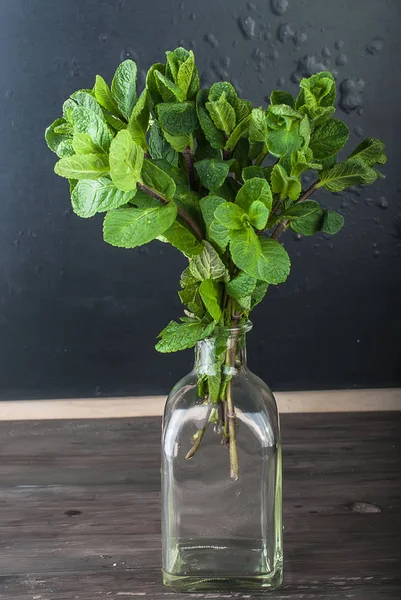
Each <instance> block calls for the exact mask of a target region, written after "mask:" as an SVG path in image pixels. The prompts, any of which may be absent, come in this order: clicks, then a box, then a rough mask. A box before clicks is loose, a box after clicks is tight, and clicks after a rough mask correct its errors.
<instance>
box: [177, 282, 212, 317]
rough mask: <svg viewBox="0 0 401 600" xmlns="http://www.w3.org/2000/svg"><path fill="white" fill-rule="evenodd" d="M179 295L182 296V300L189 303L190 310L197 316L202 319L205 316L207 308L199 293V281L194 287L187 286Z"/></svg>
mask: <svg viewBox="0 0 401 600" xmlns="http://www.w3.org/2000/svg"><path fill="white" fill-rule="evenodd" d="M178 295H179V297H180V300H181V302H182V303H183V304H186V305H187V307H188V310H189V311H190V312H191V313H192V314H193V315H194V316H195V317H198V318H199V319H202V318H203V317H204V316H205V312H206V309H205V306H204V304H203V302H202V298H201V296H200V293H199V284H198V283H197V285H195V286H193V287H186V288H185V289H183V290H181V291H180V292H178ZM181 320H182V319H181Z"/></svg>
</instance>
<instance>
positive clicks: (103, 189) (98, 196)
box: [71, 177, 135, 219]
mask: <svg viewBox="0 0 401 600" xmlns="http://www.w3.org/2000/svg"><path fill="white" fill-rule="evenodd" d="M134 195H135V190H134V191H131V192H122V191H121V190H118V189H117V188H116V186H115V185H114V184H113V182H112V181H111V179H109V178H108V177H101V178H100V179H97V180H93V179H81V180H80V181H78V183H77V185H76V186H75V188H74V190H73V192H72V194H71V202H72V208H73V210H74V212H75V214H77V215H78V216H79V217H82V218H84V219H86V218H88V217H93V215H95V214H96V213H99V212H105V211H108V210H112V209H114V208H118V207H119V206H122V205H124V204H127V203H128V202H129V201H130V200H131V199H132V198H133V197H134Z"/></svg>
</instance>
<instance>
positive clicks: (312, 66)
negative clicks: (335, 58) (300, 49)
mask: <svg viewBox="0 0 401 600" xmlns="http://www.w3.org/2000/svg"><path fill="white" fill-rule="evenodd" d="M319 71H327V67H326V65H324V64H323V63H322V62H321V60H320V58H318V57H317V56H311V55H305V56H304V57H303V58H301V59H300V60H299V61H298V64H297V70H296V71H294V73H292V75H291V80H292V81H294V83H299V82H300V80H301V79H302V77H310V76H311V75H314V74H315V73H319Z"/></svg>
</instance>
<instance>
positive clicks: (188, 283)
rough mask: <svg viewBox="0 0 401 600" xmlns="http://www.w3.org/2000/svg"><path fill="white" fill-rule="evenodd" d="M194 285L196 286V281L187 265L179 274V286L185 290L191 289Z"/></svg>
mask: <svg viewBox="0 0 401 600" xmlns="http://www.w3.org/2000/svg"><path fill="white" fill-rule="evenodd" d="M194 285H198V280H197V279H196V278H195V277H194V276H193V275H192V273H191V271H190V270H189V265H188V267H186V268H185V269H184V270H183V272H182V273H181V277H180V286H181V287H182V288H186V287H193V286H194Z"/></svg>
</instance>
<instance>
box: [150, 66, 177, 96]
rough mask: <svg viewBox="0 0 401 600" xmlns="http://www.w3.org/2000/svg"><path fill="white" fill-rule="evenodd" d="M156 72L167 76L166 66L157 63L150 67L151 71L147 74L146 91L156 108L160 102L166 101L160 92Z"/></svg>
mask: <svg viewBox="0 0 401 600" xmlns="http://www.w3.org/2000/svg"><path fill="white" fill-rule="evenodd" d="M156 72H159V73H162V74H163V75H165V72H166V66H165V65H163V64H162V63H155V64H154V65H152V66H151V67H150V69H149V71H148V72H147V74H146V89H147V90H148V92H149V94H150V97H151V98H152V102H153V104H154V105H155V106H156V105H157V104H159V102H164V99H163V97H162V95H161V94H160V92H159V85H158V82H159V79H158V77H157V76H156ZM170 93H171V92H170Z"/></svg>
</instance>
